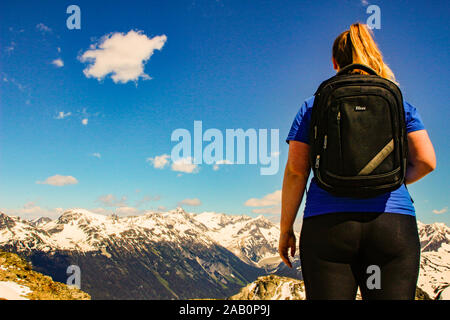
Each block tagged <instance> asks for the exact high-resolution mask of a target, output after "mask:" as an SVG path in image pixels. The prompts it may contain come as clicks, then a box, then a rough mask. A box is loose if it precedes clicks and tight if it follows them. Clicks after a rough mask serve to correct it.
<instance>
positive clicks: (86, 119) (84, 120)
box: [81, 118, 88, 126]
mask: <svg viewBox="0 0 450 320" xmlns="http://www.w3.org/2000/svg"><path fill="white" fill-rule="evenodd" d="M81 124H82V125H84V126H87V124H88V118H84V119H82V120H81Z"/></svg>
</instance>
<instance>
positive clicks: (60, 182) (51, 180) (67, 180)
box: [36, 174, 78, 187]
mask: <svg viewBox="0 0 450 320" xmlns="http://www.w3.org/2000/svg"><path fill="white" fill-rule="evenodd" d="M36 183H37V184H49V185H52V186H58V187H61V186H65V185H69V184H77V183H78V180H77V179H76V178H74V177H72V176H61V175H59V174H56V175H54V176H51V177H48V178H47V179H45V181H36Z"/></svg>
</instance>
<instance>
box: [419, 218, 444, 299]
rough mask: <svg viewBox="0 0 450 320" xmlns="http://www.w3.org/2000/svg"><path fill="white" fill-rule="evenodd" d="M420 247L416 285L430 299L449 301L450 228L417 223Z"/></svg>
mask: <svg viewBox="0 0 450 320" xmlns="http://www.w3.org/2000/svg"><path fill="white" fill-rule="evenodd" d="M417 226H418V228H419V236H420V245H421V248H422V249H421V260H420V274H419V280H418V283H417V285H418V286H419V287H420V288H421V289H422V290H424V291H425V292H426V293H428V295H429V296H430V297H431V298H433V299H434V298H437V299H445V300H447V299H450V228H449V227H447V226H446V225H445V224H443V223H433V224H423V223H421V222H418V224H417Z"/></svg>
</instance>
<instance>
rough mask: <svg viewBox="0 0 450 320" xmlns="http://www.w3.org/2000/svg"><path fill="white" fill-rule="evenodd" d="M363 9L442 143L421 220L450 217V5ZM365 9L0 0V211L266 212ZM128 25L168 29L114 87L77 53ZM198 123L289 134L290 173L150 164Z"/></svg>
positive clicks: (207, 1) (418, 188)
mask: <svg viewBox="0 0 450 320" xmlns="http://www.w3.org/2000/svg"><path fill="white" fill-rule="evenodd" d="M71 4H77V5H78V6H79V7H80V9H81V29H80V30H69V29H68V28H67V26H66V19H67V18H68V17H69V14H67V13H66V8H67V7H68V6H69V5H71ZM368 4H369V5H370V4H376V5H378V6H379V7H380V9H381V29H380V30H375V31H374V33H375V37H376V41H377V42H378V44H379V46H380V48H381V50H382V51H383V54H384V57H385V60H386V62H387V63H388V64H389V65H390V67H391V69H392V70H393V71H394V73H395V75H396V77H397V79H398V81H399V83H400V85H401V88H402V90H403V95H404V97H405V100H407V101H408V102H410V103H411V104H413V105H414V106H415V107H416V108H417V109H418V110H419V112H420V114H421V116H422V119H423V121H424V123H425V126H426V128H427V130H428V132H429V134H430V137H431V139H432V142H433V144H434V146H435V149H436V152H437V159H438V166H437V169H436V170H435V172H433V173H432V174H430V175H429V176H427V177H426V178H424V179H423V180H421V181H420V182H418V183H416V184H413V185H411V186H410V187H409V190H410V192H411V194H412V196H413V198H414V200H415V206H416V210H417V216H418V219H419V220H421V221H423V222H426V223H430V222H435V221H442V222H445V223H447V224H448V223H449V222H450V218H449V212H448V207H449V191H448V190H449V184H448V181H449V178H450V174H449V173H450V170H449V166H448V161H447V159H448V158H449V156H450V154H449V148H448V147H449V143H448V125H447V123H446V122H447V121H448V119H449V111H448V108H447V103H448V101H449V92H448V83H449V68H448V61H449V50H448V48H449V30H448V29H449V26H448V22H447V17H448V14H449V13H450V12H449V6H450V5H449V3H446V2H444V3H440V2H437V1H435V2H434V1H432V2H423V1H385V2H381V1H378V2H370V1H369V2H368ZM366 8H367V4H366V3H363V2H361V1H219V0H217V1H215V0H195V1H175V0H172V1H108V5H105V3H104V2H102V1H77V2H76V3H72V2H66V1H57V2H56V1H3V2H1V4H0V21H1V22H2V23H1V24H0V50H1V51H0V57H1V58H0V77H1V78H0V208H2V210H5V211H6V212H9V213H15V214H20V215H23V216H29V217H31V216H33V215H39V214H47V215H51V214H55V215H56V214H57V212H59V211H58V210H60V209H56V210H55V208H71V207H83V208H87V209H95V210H96V211H97V212H102V210H107V211H112V210H117V208H122V209H121V210H122V211H121V212H122V213H123V214H131V213H135V212H141V211H143V210H146V209H157V208H158V207H160V208H166V209H172V208H174V207H176V206H177V205H178V204H180V203H183V206H184V207H185V208H186V209H187V210H189V211H194V212H201V211H216V212H226V213H230V214H242V213H244V214H249V215H253V216H255V215H257V214H258V213H261V212H267V213H268V214H267V216H269V217H270V216H271V214H270V213H272V214H273V213H276V212H277V208H278V206H279V201H278V200H277V199H278V195H279V193H277V192H276V191H277V190H280V189H281V184H282V175H283V170H284V165H285V163H286V159H287V151H288V146H287V144H285V143H284V138H285V137H286V135H287V133H288V130H289V128H290V125H291V123H292V120H293V118H294V116H295V114H296V112H297V110H298V108H299V106H300V105H301V103H302V102H303V100H304V99H306V98H307V97H309V96H311V95H312V94H313V93H314V91H315V89H316V87H317V86H318V85H319V84H320V82H321V81H322V80H324V79H326V78H328V77H330V76H332V75H333V72H334V71H333V69H332V66H331V62H330V59H331V57H330V54H331V45H332V42H333V40H334V38H335V37H336V36H337V35H338V34H339V33H340V32H342V31H344V30H345V29H347V28H348V27H349V25H350V24H351V23H354V22H357V21H360V22H365V21H366V20H367V18H368V17H369V14H367V13H366ZM133 30H134V31H135V32H136V34H137V35H142V36H145V39H146V41H147V40H150V39H156V38H155V37H163V36H164V40H163V46H162V48H161V49H160V50H158V49H155V50H150V49H145V48H144V47H145V46H144V47H138V48H137V49H136V50H134V49H133V50H132V52H133V53H135V52H136V54H139V52H140V51H139V50H143V52H144V56H145V54H146V53H148V52H151V53H152V55H151V57H150V58H149V59H148V60H146V59H144V60H145V61H146V62H145V64H144V69H143V70H142V72H141V73H139V72H138V73H139V78H138V79H137V80H135V81H134V80H129V79H130V77H131V78H132V76H130V74H129V73H128V70H126V72H125V71H124V73H123V74H122V75H121V76H119V78H120V79H122V82H125V83H122V82H121V81H117V82H115V81H114V80H113V79H112V78H111V74H107V75H105V76H104V77H102V76H99V74H100V75H102V70H101V66H98V69H93V68H92V66H93V64H92V63H89V62H87V61H85V62H82V61H81V60H82V59H81V57H82V56H83V54H85V53H86V52H88V51H89V50H96V49H98V46H100V45H101V43H102V42H104V41H105V40H106V39H108V38H104V37H105V36H108V35H109V37H113V35H114V34H116V33H117V34H116V35H118V34H119V33H122V35H123V36H125V35H129V32H130V31H133ZM140 39H141V40H142V39H143V38H140ZM144 42H145V41H144ZM150 46H151V44H150ZM125 49H127V50H131V49H130V47H127V48H125ZM146 50H147V51H146ZM107 58H108V57H106V59H107ZM112 60H114V59H113V58H112ZM98 61H99V60H98ZM110 63H112V64H114V62H111V61H110ZM113 67H114V66H113ZM122 67H123V65H122ZM89 68H91V69H89ZM133 68H134V71H136V68H137V71H139V65H137V66H134V67H133ZM99 70H100V71H99ZM83 71H84V72H83ZM149 77H151V79H146V78H149ZM99 78H101V79H99ZM116 80H117V79H116ZM125 80H126V81H125ZM128 80H129V81H128ZM85 119H87V120H85ZM194 120H201V121H202V123H203V128H204V130H206V129H208V128H217V129H219V130H221V131H223V132H225V129H227V128H231V129H235V128H243V129H245V130H246V129H249V128H255V129H260V128H265V129H279V135H280V142H279V143H280V150H279V151H280V154H279V163H280V170H279V172H278V173H277V174H276V175H269V176H264V175H260V165H248V164H247V165H221V166H219V169H218V170H214V167H213V166H212V165H204V164H202V165H199V166H198V167H197V168H195V170H193V171H192V172H190V173H189V172H186V171H189V170H192V167H189V166H188V167H187V168H184V169H183V170H184V171H176V170H174V169H173V168H172V167H171V165H172V163H171V162H170V159H168V160H167V161H168V163H166V164H165V166H164V168H155V166H156V163H157V162H152V161H149V160H148V159H149V158H152V159H154V160H155V159H156V157H158V156H161V155H165V154H168V155H170V153H171V149H172V147H173V146H174V145H175V143H174V142H171V140H170V137H171V134H172V132H173V131H174V130H175V129H177V128H186V129H188V130H190V131H193V124H194ZM160 159H163V158H160ZM165 159H167V158H165ZM163 160H164V159H163ZM163 164H164V161H163ZM161 166H162V164H161ZM55 175H60V176H62V177H54V176H55ZM51 177H53V178H51ZM48 178H51V179H49V180H47V179H48ZM58 179H62V180H58ZM74 179H75V180H74ZM55 183H56V184H58V183H59V184H65V185H63V186H55V185H52V184H55ZM249 199H253V202H247V201H248V200H249ZM183 200H184V201H183ZM257 200H259V202H258V201H257ZM246 203H247V205H246ZM250 203H253V204H260V205H261V206H249V205H248V204H250ZM100 208H103V209H100ZM433 211H434V212H433ZM436 212H438V213H436ZM439 212H440V213H439ZM275 217H276V214H275Z"/></svg>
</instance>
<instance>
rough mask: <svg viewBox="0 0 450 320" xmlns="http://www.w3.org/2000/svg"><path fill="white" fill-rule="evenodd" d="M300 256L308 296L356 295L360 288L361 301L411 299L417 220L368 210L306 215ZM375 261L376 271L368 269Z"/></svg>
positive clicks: (415, 271)
mask: <svg viewBox="0 0 450 320" xmlns="http://www.w3.org/2000/svg"><path fill="white" fill-rule="evenodd" d="M300 260H301V266H302V274H303V280H304V282H305V291H306V298H307V299H326V300H330V299H331V300H335V299H355V296H356V292H357V289H358V286H359V288H360V291H361V295H362V298H363V299H398V300H400V299H402V300H403V299H414V296H415V291H416V283H417V277H418V273H419V263H420V240H419V235H418V232H417V224H416V218H415V217H414V216H410V215H404V214H394V213H367V212H346V213H329V214H323V215H318V216H313V217H308V218H305V219H304V220H303V226H302V231H301V236H300ZM373 265H375V266H377V267H378V268H379V269H378V271H377V270H376V268H373V267H370V268H369V270H368V267H369V266H373ZM377 274H378V275H380V277H378V279H379V281H378V282H377V280H376V278H375V277H377Z"/></svg>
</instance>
